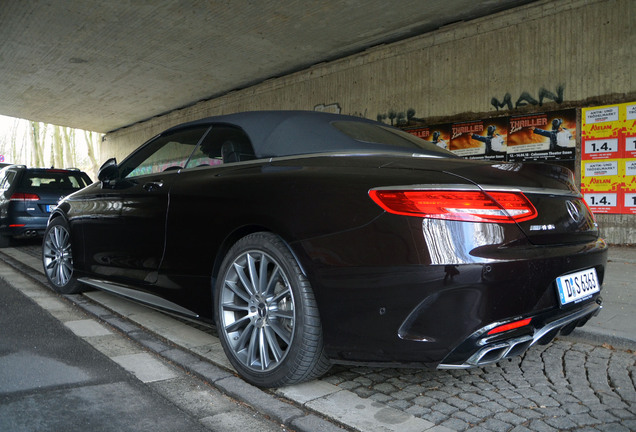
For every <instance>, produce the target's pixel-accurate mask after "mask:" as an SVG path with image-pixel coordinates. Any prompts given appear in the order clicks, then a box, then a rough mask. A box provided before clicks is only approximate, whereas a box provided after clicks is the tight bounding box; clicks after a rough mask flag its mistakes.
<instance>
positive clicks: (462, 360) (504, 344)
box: [437, 297, 602, 369]
mask: <svg viewBox="0 0 636 432" xmlns="http://www.w3.org/2000/svg"><path fill="white" fill-rule="evenodd" d="M601 304H602V299H601V297H597V298H596V299H595V300H594V301H591V302H589V303H588V304H586V305H585V306H584V307H582V308H581V309H579V310H576V311H573V312H568V313H554V312H549V313H544V314H539V315H535V316H533V317H531V322H530V324H529V325H527V326H525V327H522V328H519V329H515V330H511V331H509V332H506V333H502V334H497V335H493V336H489V335H488V331H489V330H490V329H492V328H493V327H494V326H497V325H499V324H500V323H496V324H494V325H489V326H487V327H484V328H481V329H479V330H478V331H476V332H475V333H473V334H472V335H471V336H470V337H468V338H467V339H466V340H465V341H464V342H463V343H461V344H460V345H459V346H458V347H457V348H455V349H454V350H453V351H452V352H451V353H450V354H448V356H446V358H445V359H444V360H442V362H441V363H440V364H439V366H438V367H437V368H438V369H465V368H472V367H476V366H484V365H487V364H490V363H496V362H498V361H500V360H502V359H505V358H511V357H516V356H519V355H521V354H523V353H524V352H525V351H526V350H527V349H528V348H530V347H531V346H532V345H534V344H537V343H538V344H540V345H545V344H547V343H549V342H551V341H552V339H554V337H555V336H557V335H558V334H563V335H567V334H570V333H571V332H572V331H573V330H574V329H575V328H576V327H581V326H583V325H584V324H585V323H586V322H587V321H588V320H589V319H590V318H592V317H593V316H595V315H597V314H598V313H599V312H600V310H601V309H602V305H601Z"/></svg>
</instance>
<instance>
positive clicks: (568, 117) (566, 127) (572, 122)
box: [508, 109, 576, 167]
mask: <svg viewBox="0 0 636 432" xmlns="http://www.w3.org/2000/svg"><path fill="white" fill-rule="evenodd" d="M575 154H576V110H574V109H570V110H561V111H551V112H546V113H537V114H529V115H523V116H515V117H510V119H509V125H508V160H509V161H527V160H530V161H563V160H572V161H574V159H575ZM572 167H574V164H572Z"/></svg>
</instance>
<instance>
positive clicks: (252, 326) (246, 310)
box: [219, 250, 296, 372]
mask: <svg viewBox="0 0 636 432" xmlns="http://www.w3.org/2000/svg"><path fill="white" fill-rule="evenodd" d="M221 290H222V291H221V293H220V294H221V297H220V298H221V305H220V310H221V317H220V322H221V328H220V329H219V331H222V332H224V334H225V336H226V340H227V341H228V343H229V345H230V349H231V350H232V352H233V354H234V356H235V358H236V359H237V360H238V361H239V362H241V364H242V365H244V366H245V367H246V368H248V369H250V370H252V371H254V372H263V371H268V370H271V369H274V368H276V366H278V365H279V364H281V362H282V361H283V360H284V358H285V356H286V355H287V353H288V350H289V348H290V346H291V344H292V339H293V334H294V331H293V330H294V324H295V321H296V317H295V307H294V295H293V292H292V289H291V285H290V283H289V280H288V277H287V275H286V274H285V272H284V270H283V268H282V267H281V265H280V263H279V262H277V261H276V259H274V258H273V257H272V256H270V255H268V254H266V253H264V252H262V251H258V250H252V251H248V252H245V253H243V254H241V255H239V256H238V257H236V258H235V259H234V261H233V262H232V264H231V265H230V266H229V267H228V270H227V272H226V274H225V280H224V283H223V286H222V288H221Z"/></svg>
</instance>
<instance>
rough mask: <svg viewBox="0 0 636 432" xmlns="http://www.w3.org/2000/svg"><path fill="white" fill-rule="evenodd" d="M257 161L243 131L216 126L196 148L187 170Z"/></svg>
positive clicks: (230, 127) (225, 126)
mask: <svg viewBox="0 0 636 432" xmlns="http://www.w3.org/2000/svg"><path fill="white" fill-rule="evenodd" d="M252 159H255V156H254V149H253V148H252V144H251V143H250V140H249V138H248V137H247V135H246V134H245V132H243V131H242V130H241V129H239V128H236V127H233V126H227V125H214V126H212V129H211V130H210V132H209V133H208V134H207V135H206V136H205V138H203V141H202V142H201V144H200V145H199V147H197V148H196V150H195V151H194V153H192V157H191V158H190V161H189V162H188V165H187V166H186V168H196V167H200V166H213V165H220V164H224V163H231V162H242V161H246V160H252Z"/></svg>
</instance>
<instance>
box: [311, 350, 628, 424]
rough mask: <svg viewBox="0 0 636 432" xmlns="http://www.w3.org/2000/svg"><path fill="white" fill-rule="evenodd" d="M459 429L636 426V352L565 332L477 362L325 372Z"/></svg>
mask: <svg viewBox="0 0 636 432" xmlns="http://www.w3.org/2000/svg"><path fill="white" fill-rule="evenodd" d="M323 379H324V380H325V381H328V382H329V383H331V384H335V385H338V386H340V387H343V388H346V389H348V390H350V391H353V392H355V393H356V394H358V395H359V396H361V397H364V398H370V399H373V400H375V401H378V402H382V403H384V404H387V405H389V406H392V407H394V408H397V409H399V410H403V411H405V412H408V413H411V414H413V415H415V416H417V417H421V418H423V419H426V420H428V421H431V422H433V423H435V424H436V425H442V426H446V427H447V428H449V429H452V430H456V431H465V430H470V431H515V432H517V431H519V432H520V431H565V430H589V431H636V390H635V387H636V355H635V354H634V353H633V352H629V351H620V350H614V349H612V348H611V347H604V346H594V345H588V344H585V343H574V342H569V341H566V340H557V341H555V342H553V343H551V344H549V345H547V346H538V347H533V348H531V349H530V350H529V351H528V352H527V353H526V354H525V356H523V357H520V358H516V359H514V360H506V361H504V362H501V363H498V364H497V365H496V366H489V367H485V368H478V369H470V370H449V371H431V370H428V371H427V370H421V369H377V368H367V367H334V369H332V371H331V372H330V374H329V375H328V376H326V377H324V378H323Z"/></svg>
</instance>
